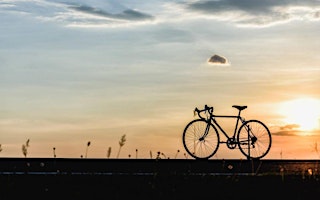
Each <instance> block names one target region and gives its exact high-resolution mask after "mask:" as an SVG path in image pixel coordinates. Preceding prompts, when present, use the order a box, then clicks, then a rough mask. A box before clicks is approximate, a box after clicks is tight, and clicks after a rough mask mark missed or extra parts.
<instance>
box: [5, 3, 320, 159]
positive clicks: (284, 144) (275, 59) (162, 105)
mask: <svg viewBox="0 0 320 200" xmlns="http://www.w3.org/2000/svg"><path fill="white" fill-rule="evenodd" d="M0 17H1V19H0V27H1V28H0V29H1V31H0V41H1V45H0V61H1V65H0V74H1V79H0V95H1V98H0V144H1V150H2V151H1V152H0V157H23V156H24V155H23V153H22V150H21V147H22V145H23V144H24V143H25V142H26V141H27V139H30V146H29V148H28V155H27V156H28V157H53V148H55V149H56V150H55V152H56V156H57V157H65V158H69V157H70V158H80V157H81V155H82V156H83V155H84V154H85V152H86V147H87V142H88V141H90V146H89V148H88V149H87V150H88V152H87V157H88V158H106V157H107V151H108V148H109V147H111V149H112V151H111V156H110V157H111V158H112V157H113V158H115V157H116V155H117V153H118V150H119V140H120V138H121V136H122V135H124V134H125V135H126V139H127V140H126V142H125V144H124V146H123V147H122V148H121V152H120V156H119V157H121V158H128V157H129V155H131V157H132V158H135V157H138V158H150V152H151V154H152V156H153V157H155V156H156V153H157V152H162V153H163V154H164V155H163V156H165V157H167V158H185V155H184V153H185V151H184V148H183V144H182V132H183V129H184V128H185V126H186V125H187V123H188V122H189V121H191V120H193V119H195V118H196V117H194V116H193V110H194V109H195V107H198V108H203V107H204V105H205V104H207V105H209V106H213V107H214V108H215V110H214V111H215V113H216V114H225V115H236V114H237V110H235V109H234V108H232V105H247V106H248V108H247V109H246V110H244V111H243V113H242V114H243V116H244V117H245V119H258V120H260V121H262V122H264V123H265V124H266V125H267V126H268V127H269V129H270V130H271V133H272V139H273V141H272V147H271V150H270V152H269V154H268V155H267V156H266V157H265V158H266V159H280V158H283V159H319V158H320V39H319V36H320V1H319V0H304V1H295V0H287V1H276V0H266V1H258V0H243V1H242V0H240V1H239V0H220V1H219V0H212V1H209V0H208V1H204V0H203V1H196V0H184V1H182V0H148V1H139V0H121V1H119V0H108V1H101V0H67V1H66V0H1V1H0ZM214 55H218V57H219V58H223V59H225V61H226V62H224V63H214V62H208V61H210V58H211V57H212V56H214ZM211 61H212V59H211ZM225 125H226V129H228V130H231V129H230V127H228V126H229V125H233V121H232V122H230V123H225ZM230 133H232V131H230ZM178 150H179V152H178ZM318 151H319V152H318ZM189 157H190V156H189ZM216 158H225V159H227V158H244V156H243V155H242V154H241V153H240V151H239V150H238V149H234V150H229V149H227V148H226V145H225V144H221V145H220V148H219V150H218V152H217V154H216V155H215V156H214V157H212V159H216Z"/></svg>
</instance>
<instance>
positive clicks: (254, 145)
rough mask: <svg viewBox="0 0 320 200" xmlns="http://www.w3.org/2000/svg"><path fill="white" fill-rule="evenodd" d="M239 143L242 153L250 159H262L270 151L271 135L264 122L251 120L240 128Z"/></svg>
mask: <svg viewBox="0 0 320 200" xmlns="http://www.w3.org/2000/svg"><path fill="white" fill-rule="evenodd" d="M237 141H238V144H239V149H240V151H241V152H242V154H243V155H245V156H246V157H247V158H248V159H250V158H251V159H260V158H262V157H264V156H265V155H267V154H268V152H269V151H270V148H271V133H270V131H269V129H268V127H267V126H266V125H265V124H263V123H262V122H260V121H258V120H249V121H246V122H245V123H244V124H242V126H241V127H240V128H239V131H238V136H237Z"/></svg>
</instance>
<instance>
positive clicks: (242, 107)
mask: <svg viewBox="0 0 320 200" xmlns="http://www.w3.org/2000/svg"><path fill="white" fill-rule="evenodd" d="M232 107H233V108H236V109H238V110H244V109H246V108H247V107H248V106H237V105H233V106H232Z"/></svg>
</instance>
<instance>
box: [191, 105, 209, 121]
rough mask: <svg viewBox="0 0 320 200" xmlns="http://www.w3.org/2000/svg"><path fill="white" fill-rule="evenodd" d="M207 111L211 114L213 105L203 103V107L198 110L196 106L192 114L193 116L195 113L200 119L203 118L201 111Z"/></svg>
mask: <svg viewBox="0 0 320 200" xmlns="http://www.w3.org/2000/svg"><path fill="white" fill-rule="evenodd" d="M207 111H208V113H209V115H210V116H211V115H212V113H213V107H209V106H207V105H204V109H202V110H199V109H198V108H197V107H196V108H195V109H194V111H193V114H194V116H195V115H196V114H197V115H198V116H199V117H200V118H201V119H204V117H202V116H201V113H202V112H204V113H206V112H207Z"/></svg>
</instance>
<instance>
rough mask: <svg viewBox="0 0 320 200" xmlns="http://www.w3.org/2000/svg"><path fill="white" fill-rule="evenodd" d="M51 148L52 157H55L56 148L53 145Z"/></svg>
mask: <svg viewBox="0 0 320 200" xmlns="http://www.w3.org/2000/svg"><path fill="white" fill-rule="evenodd" d="M52 149H53V157H54V158H55V157H57V156H56V148H55V147H53V148H52Z"/></svg>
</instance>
